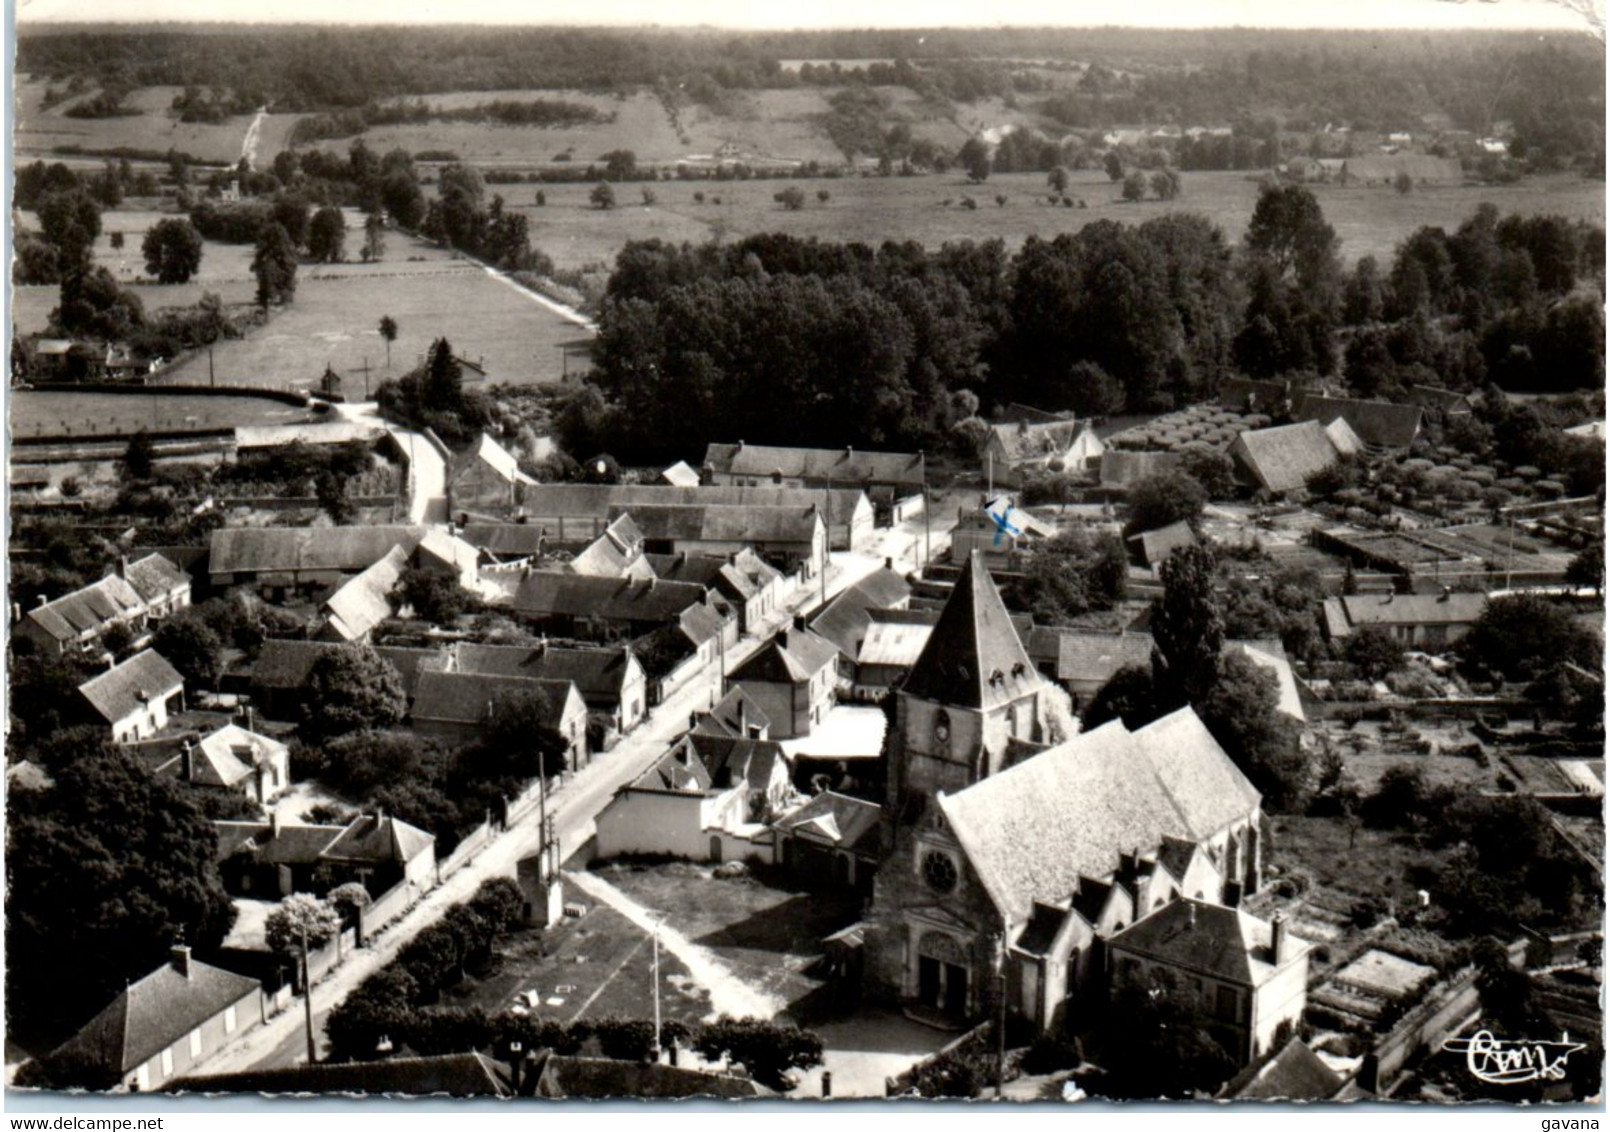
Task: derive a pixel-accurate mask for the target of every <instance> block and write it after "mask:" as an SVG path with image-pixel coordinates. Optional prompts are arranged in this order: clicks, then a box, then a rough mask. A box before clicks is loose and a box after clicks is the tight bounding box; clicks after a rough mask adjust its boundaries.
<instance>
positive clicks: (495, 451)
mask: <svg viewBox="0 0 1610 1132" xmlns="http://www.w3.org/2000/svg"><path fill="white" fill-rule="evenodd" d="M535 482H536V481H535V480H533V479H532V478H531V477H530V476H528V475H526V474H525V473H524V472H522V471H521V470H520V466H519V462H518V461H517V460H515V458H514V456H513V455H512V454H511V453H510V452H509V451H508V450H507V449H505V448H503V447H502V446H501V445H500V444H498V442H497V441H495V440H493V439H492V438H491V437H490V436H488V435H486V433H484V432H483V433H482V434H481V439H480V441H479V442H478V443H477V444H476V446H475V449H474V450H473V451H471V452H468V453H466V454H465V455H463V456H460V457H458V458H456V459H455V460H454V461H453V466H452V469H451V470H450V471H449V472H448V475H447V508H448V512H449V513H450V514H457V513H458V512H460V511H474V512H477V513H480V514H485V515H511V514H513V513H514V512H515V511H516V510H517V509H518V508H519V506H520V493H521V491H522V490H523V489H524V488H525V486H526V485H528V484H532V483H535Z"/></svg>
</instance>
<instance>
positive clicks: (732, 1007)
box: [565, 871, 788, 1021]
mask: <svg viewBox="0 0 1610 1132" xmlns="http://www.w3.org/2000/svg"><path fill="white" fill-rule="evenodd" d="M565 877H566V879H567V880H569V881H571V882H572V883H573V884H575V886H576V887H577V888H579V889H581V890H582V891H583V892H586V893H588V894H589V895H591V896H592V897H593V898H594V899H595V900H602V901H603V902H604V903H605V904H608V905H609V906H610V907H611V908H613V909H615V911H617V912H619V913H620V914H621V915H623V916H625V917H626V918H627V919H628V920H630V921H632V923H634V924H636V925H637V926H638V927H640V928H642V929H643V930H644V931H647V932H652V931H653V930H654V922H655V921H654V915H653V913H651V912H650V911H649V910H648V909H647V908H645V907H643V906H642V905H641V904H639V903H637V902H636V901H634V900H632V899H631V898H630V897H628V896H627V895H626V894H625V893H623V892H621V891H620V890H619V889H618V888H616V887H615V886H614V885H612V884H610V883H609V882H608V881H606V880H604V879H603V878H601V877H598V876H595V875H594V874H592V873H588V872H582V871H576V872H567V873H566V874H565ZM660 946H661V947H663V948H665V949H666V950H667V951H669V952H670V953H671V954H672V955H675V956H676V957H677V958H678V959H680V960H681V961H682V962H683V963H684V964H685V965H686V966H687V969H688V973H689V974H690V975H691V976H692V977H693V979H694V980H695V981H696V982H697V983H699V985H701V986H703V987H706V988H708V989H709V991H710V1013H709V1014H708V1015H707V1016H706V1020H707V1021H710V1020H713V1019H714V1018H716V1016H718V1015H721V1014H730V1015H731V1016H732V1017H734V1018H766V1019H771V1018H775V1017H777V1016H778V1015H779V1014H781V1013H782V1012H783V1011H784V1010H785V1009H787V1007H788V1004H787V1003H786V1002H784V1001H783V1000H782V999H780V998H778V997H776V996H775V995H770V994H767V993H765V992H764V991H761V990H757V989H756V988H754V987H752V986H750V985H749V984H747V983H745V982H744V981H743V979H742V978H740V977H739V976H738V975H737V974H735V973H734V972H733V970H732V969H731V968H730V967H728V966H727V965H726V964H725V963H723V962H722V961H721V960H720V959H719V958H718V957H717V956H716V954H715V953H714V952H712V951H711V950H710V949H709V948H706V947H700V946H699V945H698V944H696V943H694V942H693V941H692V940H690V939H688V937H687V936H685V935H683V934H682V933H681V932H679V931H677V930H675V929H674V928H670V927H666V926H661V928H660Z"/></svg>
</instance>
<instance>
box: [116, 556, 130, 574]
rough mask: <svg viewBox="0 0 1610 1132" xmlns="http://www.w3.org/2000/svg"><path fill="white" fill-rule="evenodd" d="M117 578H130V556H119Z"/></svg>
mask: <svg viewBox="0 0 1610 1132" xmlns="http://www.w3.org/2000/svg"><path fill="white" fill-rule="evenodd" d="M117 576H118V577H119V578H127V577H128V576H129V556H128V555H127V554H120V555H118V556H117Z"/></svg>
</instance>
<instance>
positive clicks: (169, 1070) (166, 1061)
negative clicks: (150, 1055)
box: [162, 1046, 173, 1081]
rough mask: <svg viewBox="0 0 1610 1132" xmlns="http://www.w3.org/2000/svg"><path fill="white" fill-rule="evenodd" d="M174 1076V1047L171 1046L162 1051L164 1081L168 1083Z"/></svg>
mask: <svg viewBox="0 0 1610 1132" xmlns="http://www.w3.org/2000/svg"><path fill="white" fill-rule="evenodd" d="M172 1076H173V1047H172V1046H169V1047H168V1048H167V1049H165V1050H163V1051H162V1079H163V1080H164V1081H166V1080H167V1079H168V1078H169V1077H172Z"/></svg>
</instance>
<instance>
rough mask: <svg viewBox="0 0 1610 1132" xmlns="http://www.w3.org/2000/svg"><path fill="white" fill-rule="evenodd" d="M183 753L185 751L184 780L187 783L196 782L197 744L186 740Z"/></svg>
mask: <svg viewBox="0 0 1610 1132" xmlns="http://www.w3.org/2000/svg"><path fill="white" fill-rule="evenodd" d="M183 751H184V780H185V781H186V782H194V781H195V780H196V745H195V743H193V742H191V741H190V740H189V739H186V740H185V741H184V747H183Z"/></svg>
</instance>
